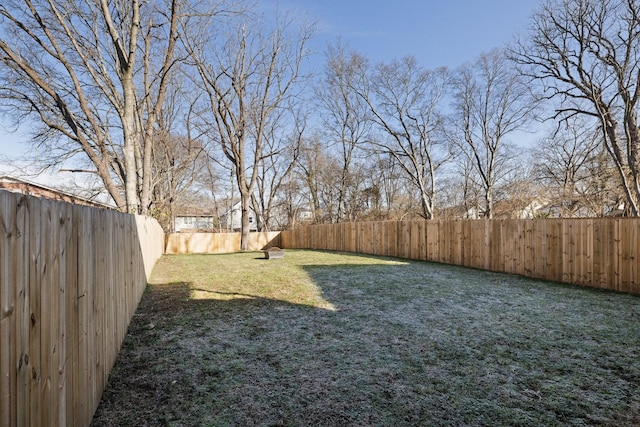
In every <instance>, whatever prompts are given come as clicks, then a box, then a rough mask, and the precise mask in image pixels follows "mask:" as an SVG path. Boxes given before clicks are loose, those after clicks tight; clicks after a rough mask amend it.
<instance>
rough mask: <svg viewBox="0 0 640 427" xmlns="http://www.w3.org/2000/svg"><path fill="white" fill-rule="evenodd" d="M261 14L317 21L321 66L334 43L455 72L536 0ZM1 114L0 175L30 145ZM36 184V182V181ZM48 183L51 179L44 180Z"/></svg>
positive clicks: (358, 0)
mask: <svg viewBox="0 0 640 427" xmlns="http://www.w3.org/2000/svg"><path fill="white" fill-rule="evenodd" d="M258 1H259V3H260V7H261V9H263V11H264V12H265V13H267V14H268V13H270V12H273V11H274V10H276V9H280V10H292V11H293V13H294V14H295V16H296V17H299V19H305V18H308V19H313V20H316V21H317V24H318V26H317V33H316V36H315V38H314V39H313V40H312V42H311V45H310V47H311V48H312V49H313V51H314V55H315V58H314V59H313V63H316V64H320V65H319V66H321V64H322V61H323V58H324V52H325V50H326V48H327V46H328V44H330V43H335V42H336V41H337V40H338V39H340V40H342V42H343V43H345V44H347V45H348V46H349V47H350V48H353V49H355V50H357V51H359V52H360V53H361V54H363V55H364V56H365V57H366V58H368V59H369V60H370V61H372V62H374V63H377V62H389V61H392V60H394V59H399V58H402V57H403V56H405V55H413V56H415V57H416V59H417V60H418V63H420V64H421V65H422V66H424V67H425V68H437V67H442V66H445V67H447V68H455V67H457V66H460V65H462V64H463V63H465V62H468V61H472V60H474V59H476V58H477V57H478V56H479V55H480V54H481V53H483V52H488V51H490V50H491V49H493V48H496V47H501V46H504V45H505V44H507V43H509V42H510V41H512V40H513V37H514V36H515V35H516V34H517V33H519V32H524V30H525V29H526V27H527V23H528V20H529V17H530V16H531V14H532V13H533V11H534V10H535V8H536V7H537V6H538V4H539V0H437V1H436V0H394V1H390V0H258ZM8 128H9V126H7V122H6V121H4V120H3V119H2V117H1V116H0V147H1V148H0V174H2V173H6V172H7V171H11V167H12V165H15V164H17V159H18V158H19V157H23V156H25V155H28V154H27V152H28V147H29V144H28V141H27V140H26V137H25V136H24V135H23V134H22V133H21V132H20V131H18V132H10V129H8ZM33 180H35V181H39V180H38V179H37V178H35V177H34V179H33ZM47 181H50V178H47Z"/></svg>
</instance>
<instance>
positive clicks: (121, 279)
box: [0, 191, 164, 427]
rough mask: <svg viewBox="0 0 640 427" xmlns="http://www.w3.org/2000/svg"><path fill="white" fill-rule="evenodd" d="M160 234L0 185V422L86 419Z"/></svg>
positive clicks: (154, 226)
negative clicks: (13, 190) (14, 191)
mask: <svg viewBox="0 0 640 427" xmlns="http://www.w3.org/2000/svg"><path fill="white" fill-rule="evenodd" d="M163 244H164V234H163V232H162V229H161V228H160V226H159V225H158V223H157V222H156V221H155V220H152V219H148V218H143V217H136V216H132V215H126V214H121V213H118V212H115V211H109V210H104V209H96V208H90V207H84V206H78V205H71V204H67V203H62V202H57V201H52V200H46V199H39V198H34V197H28V196H22V195H18V194H13V193H9V192H5V191H0V426H2V427H4V426H29V425H31V426H39V425H41V426H44V425H47V426H49V425H53V426H67V425H68V426H71V425H73V426H83V425H89V423H90V422H91V419H92V417H93V413H94V411H95V409H96V408H97V406H98V404H99V402H100V397H101V395H102V392H103V390H104V387H105V384H106V381H107V377H108V375H109V371H110V370H111V368H112V366H113V364H114V362H115V359H116V356H117V354H118V351H119V349H120V346H121V344H122V341H123V339H124V336H125V334H126V331H127V326H128V324H129V321H130V320H131V318H132V316H133V314H134V311H135V310H136V307H137V304H138V302H139V300H140V298H141V296H142V293H143V291H144V289H145V286H146V283H147V278H148V275H149V274H150V272H151V269H152V268H153V265H154V263H155V261H156V260H157V259H158V258H159V257H160V256H161V254H162V249H163Z"/></svg>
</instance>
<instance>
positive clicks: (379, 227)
mask: <svg viewBox="0 0 640 427" xmlns="http://www.w3.org/2000/svg"><path fill="white" fill-rule="evenodd" d="M639 227H640V218H615V219H614V218H595V219H540V220H469V221H446V220H434V221H385V222H363V223H343V224H326V225H309V226H305V227H301V228H298V229H295V230H290V231H283V232H282V234H281V245H282V247H284V248H309V249H327V250H337V251H348V252H359V253H366V254H376V255H388V256H396V257H401V258H408V259H416V260H427V261H435V262H441V263H447V264H456V265H461V266H466V267H473V268H479V269H484V270H492V271H498V272H506V273H513V274H520V275H524V276H528V277H535V278H540V279H546V280H552V281H558V282H565V283H572V284H577V285H583V286H591V287H597V288H603V289H611V290H616V291H621V292H630V293H634V294H640V239H639V238H640V233H639V232H638V228H639Z"/></svg>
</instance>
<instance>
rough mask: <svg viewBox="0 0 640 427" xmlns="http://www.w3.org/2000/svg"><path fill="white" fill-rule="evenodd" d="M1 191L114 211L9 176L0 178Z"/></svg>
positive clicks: (98, 203)
mask: <svg viewBox="0 0 640 427" xmlns="http://www.w3.org/2000/svg"><path fill="white" fill-rule="evenodd" d="M0 190H4V191H10V192H13V193H20V194H25V195H28V196H35V197H42V198H44V199H51V200H59V201H62V202H67V203H73V204H76V205H83V206H91V207H94V208H103V209H114V207H113V206H111V205H108V204H106V203H100V202H97V201H95V200H91V199H87V198H85V197H81V196H77V195H75V194H71V193H67V192H65V191H61V190H56V189H54V188H50V187H46V186H44V185H41V184H36V183H34V182H30V181H27V180H25V179H21V178H14V177H11V176H7V175H2V176H0Z"/></svg>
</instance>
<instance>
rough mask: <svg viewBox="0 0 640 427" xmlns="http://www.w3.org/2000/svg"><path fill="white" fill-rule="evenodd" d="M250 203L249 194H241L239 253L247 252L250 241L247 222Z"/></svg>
mask: <svg viewBox="0 0 640 427" xmlns="http://www.w3.org/2000/svg"><path fill="white" fill-rule="evenodd" d="M250 201H251V197H250V194H249V193H248V192H244V191H243V192H242V194H241V196H240V204H241V206H242V208H241V209H242V216H241V222H242V228H241V237H240V250H241V251H248V250H249V244H250V243H251V242H250V239H251V234H250V229H249V226H250V222H249V216H250V213H251V211H250V208H249V204H250Z"/></svg>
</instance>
